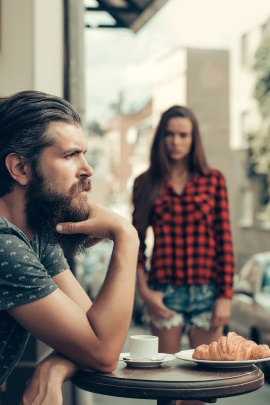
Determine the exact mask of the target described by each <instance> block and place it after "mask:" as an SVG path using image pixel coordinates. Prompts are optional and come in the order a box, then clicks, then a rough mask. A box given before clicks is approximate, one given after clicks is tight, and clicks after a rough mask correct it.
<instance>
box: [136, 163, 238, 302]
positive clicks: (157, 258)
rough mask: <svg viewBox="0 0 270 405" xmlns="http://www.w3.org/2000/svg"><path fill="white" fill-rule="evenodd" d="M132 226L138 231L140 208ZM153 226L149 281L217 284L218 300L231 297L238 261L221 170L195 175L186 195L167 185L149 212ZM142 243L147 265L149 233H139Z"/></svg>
mask: <svg viewBox="0 0 270 405" xmlns="http://www.w3.org/2000/svg"><path fill="white" fill-rule="evenodd" d="M137 181H138V180H137V179H136V180H135V183H134V202H136V182H137ZM133 224H134V226H135V227H136V204H135V205H134V212H133ZM149 226H152V228H153V231H154V235H155V243H154V248H153V252H152V258H151V268H150V271H149V278H148V279H149V281H150V282H158V283H160V284H174V285H196V284H209V283H215V284H216V286H217V296H218V297H225V298H231V297H232V284H233V276H234V273H235V260H234V252H233V245H232V235H231V226H230V216H229V207H228V198H227V189H226V182H225V179H224V176H223V175H222V174H221V173H220V172H219V171H218V170H215V169H210V170H209V171H208V172H207V173H206V174H205V175H195V176H194V177H193V179H192V180H190V181H188V182H187V184H186V186H185V188H184V191H183V193H182V194H181V195H179V194H177V193H176V192H175V190H174V188H173V187H172V185H171V184H170V182H169V181H167V182H166V184H165V186H164V189H163V191H162V194H161V197H160V198H158V199H157V200H156V201H155V204H154V206H153V209H152V211H151V213H150V217H149ZM140 242H141V244H140V251H139V259H138V264H139V265H141V266H142V267H145V260H146V257H145V253H144V252H145V248H146V245H145V235H140Z"/></svg>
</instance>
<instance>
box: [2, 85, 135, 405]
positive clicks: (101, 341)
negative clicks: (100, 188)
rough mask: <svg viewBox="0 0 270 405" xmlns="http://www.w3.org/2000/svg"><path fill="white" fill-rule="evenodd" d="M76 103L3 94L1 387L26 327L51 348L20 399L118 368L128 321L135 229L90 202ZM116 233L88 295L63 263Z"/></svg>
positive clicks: (28, 400)
mask: <svg viewBox="0 0 270 405" xmlns="http://www.w3.org/2000/svg"><path fill="white" fill-rule="evenodd" d="M86 150H87V139H86V137H85V135H84V133H83V131H82V128H81V125H80V117H79V115H78V113H77V112H76V110H75V109H74V108H73V107H72V106H71V105H70V104H69V103H68V102H67V101H65V100H64V99H62V98H59V97H55V96H51V95H48V94H45V93H41V92H37V91H24V92H20V93H16V94H14V95H11V96H10V97H5V98H1V99H0V269H1V271H0V359H1V360H0V385H1V384H2V383H3V382H4V381H5V380H6V379H7V377H8V376H9V374H10V373H11V371H12V369H13V368H14V366H15V364H16V363H17V362H18V361H19V359H20V357H21V355H22V353H23V351H24V348H25V345H26V343H27V340H28V337H29V334H30V333H31V334H33V335H34V336H35V337H37V338H38V339H40V340H41V341H43V342H45V343H46V344H48V345H49V346H51V347H52V348H53V349H54V350H55V352H54V353H53V354H52V355H50V356H49V357H47V358H46V359H45V360H43V362H42V363H41V364H39V365H38V366H37V368H36V370H35V372H34V374H33V376H32V378H31V380H30V382H29V383H28V385H27V387H26V389H25V392H24V395H23V398H22V400H21V404H33V403H35V404H37V405H38V404H41V403H42V404H48V405H51V404H54V405H60V404H62V393H61V388H62V383H63V381H65V380H67V379H68V378H70V377H71V376H72V375H73V374H74V373H75V372H76V371H77V370H78V369H80V368H82V367H87V368H91V369H94V370H98V371H101V372H111V371H112V370H113V369H115V368H116V366H117V363H118V358H119V354H120V352H121V349H122V347H123V343H124V340H125V337H126V334H127V331H128V328H129V324H130V320H131V316H132V308H133V300H134V288H135V272H136V264H137V254H138V245H139V243H138V237H137V232H136V231H135V229H134V228H133V227H132V225H131V224H129V223H128V221H126V220H125V219H124V218H122V217H120V216H119V215H117V214H115V213H113V212H111V211H109V210H108V209H106V208H104V207H101V206H98V205H94V204H91V203H89V202H88V192H89V191H90V189H91V176H92V174H93V170H92V168H91V167H90V166H89V165H88V163H87V161H86V160H85V156H84V155H85V152H86ZM105 238H109V239H111V240H113V242H114V247H113V252H112V257H111V262H110V265H109V269H108V272H107V277H106V279H105V281H104V284H103V286H102V288H101V291H100V293H99V295H98V297H97V298H96V299H95V301H94V303H92V302H91V301H90V299H89V297H88V296H87V294H86V293H85V292H84V290H83V288H82V287H81V286H80V284H79V283H78V282H77V280H76V278H75V277H74V276H73V275H72V273H71V271H70V270H69V269H68V264H67V262H66V259H65V257H64V251H65V250H67V251H68V252H69V253H71V252H72V253H73V254H76V253H78V252H82V251H83V250H84V249H86V248H87V247H89V246H92V245H93V244H95V243H98V242H99V241H100V240H103V239H105Z"/></svg>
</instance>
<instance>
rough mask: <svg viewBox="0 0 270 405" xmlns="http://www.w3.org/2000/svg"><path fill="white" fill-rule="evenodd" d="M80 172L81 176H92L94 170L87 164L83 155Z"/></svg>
mask: <svg viewBox="0 0 270 405" xmlns="http://www.w3.org/2000/svg"><path fill="white" fill-rule="evenodd" d="M81 172H82V173H81V174H82V175H83V176H88V177H91V176H93V173H94V170H93V168H92V167H91V166H90V165H89V163H88V162H87V160H86V159H85V157H84V156H83V163H82V168H81Z"/></svg>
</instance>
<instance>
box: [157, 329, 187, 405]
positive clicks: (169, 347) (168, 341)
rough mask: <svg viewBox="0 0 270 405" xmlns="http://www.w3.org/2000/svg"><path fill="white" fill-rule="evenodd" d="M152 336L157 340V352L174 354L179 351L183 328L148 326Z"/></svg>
mask: <svg viewBox="0 0 270 405" xmlns="http://www.w3.org/2000/svg"><path fill="white" fill-rule="evenodd" d="M150 327H151V331H152V334H153V335H155V336H158V338H159V352H160V353H170V354H174V353H177V352H180V350H181V338H182V331H183V327H182V326H181V325H180V326H172V327H171V328H170V329H166V328H162V329H160V328H157V327H155V326H154V325H152V324H151V325H150ZM175 405H182V401H176V402H175Z"/></svg>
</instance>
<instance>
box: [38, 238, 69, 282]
mask: <svg viewBox="0 0 270 405" xmlns="http://www.w3.org/2000/svg"><path fill="white" fill-rule="evenodd" d="M40 261H41V263H42V264H43V266H44V267H45V269H46V270H47V272H48V274H49V275H50V276H51V277H54V276H56V275H57V274H59V273H61V272H62V271H64V270H67V269H68V268H69V265H68V263H67V260H66V258H65V256H64V252H63V250H62V249H61V247H60V246H59V245H51V244H50V243H47V244H44V245H43V246H42V252H41V258H40Z"/></svg>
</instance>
